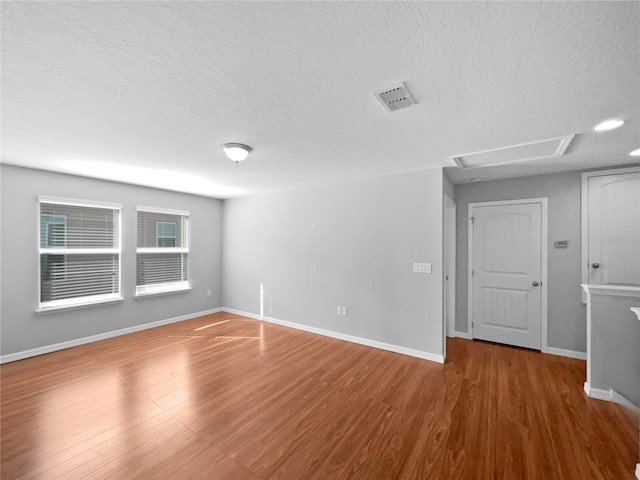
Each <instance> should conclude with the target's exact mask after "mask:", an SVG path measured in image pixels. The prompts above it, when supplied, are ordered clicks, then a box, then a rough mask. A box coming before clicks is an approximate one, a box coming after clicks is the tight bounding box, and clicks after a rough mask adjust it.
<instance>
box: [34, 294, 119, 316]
mask: <svg viewBox="0 0 640 480" xmlns="http://www.w3.org/2000/svg"><path fill="white" fill-rule="evenodd" d="M76 298H77V297H76ZM76 298H65V299H62V300H53V301H51V302H47V306H45V307H40V308H38V309H36V311H35V312H36V314H37V315H44V314H46V313H58V312H62V311H68V310H80V309H81V308H90V307H98V306H100V305H108V304H110V303H117V302H122V301H123V300H124V297H123V296H122V295H120V294H119V293H109V294H106V295H92V296H91V297H79V298H83V299H84V300H83V301H82V302H77V301H74V300H76ZM88 299H91V300H88Z"/></svg>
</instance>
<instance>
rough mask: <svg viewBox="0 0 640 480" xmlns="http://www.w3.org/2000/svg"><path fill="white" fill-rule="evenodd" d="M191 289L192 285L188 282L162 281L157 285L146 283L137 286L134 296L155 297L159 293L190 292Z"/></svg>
mask: <svg viewBox="0 0 640 480" xmlns="http://www.w3.org/2000/svg"><path fill="white" fill-rule="evenodd" d="M189 290H191V285H189V283H188V282H180V283H169V284H166V283H161V284H158V285H157V286H155V287H154V286H153V285H146V286H139V287H136V294H135V295H134V296H133V298H146V297H154V296H158V295H167V294H169V293H180V292H188V291H189Z"/></svg>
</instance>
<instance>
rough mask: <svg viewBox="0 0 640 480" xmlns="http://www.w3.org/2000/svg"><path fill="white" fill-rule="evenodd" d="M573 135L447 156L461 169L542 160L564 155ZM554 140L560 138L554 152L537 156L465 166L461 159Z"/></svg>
mask: <svg viewBox="0 0 640 480" xmlns="http://www.w3.org/2000/svg"><path fill="white" fill-rule="evenodd" d="M574 137H575V134H572V135H564V136H562V137H554V138H545V139H544V140H536V141H534V142H526V143H518V144H517V145H509V146H507V147H499V148H491V149H489V150H480V151H479V152H470V153H464V154H462V155H454V156H453V157H449V158H450V159H451V160H452V161H453V163H454V164H455V165H456V166H457V167H458V168H460V169H462V170H475V169H477V168H485V167H497V166H499V165H512V164H515V163H522V162H530V161H532V160H542V159H547V158H553V157H559V156H560V155H564V152H566V150H567V148H569V145H570V144H571V141H572V140H573V138H574ZM554 140H560V143H559V144H558V147H557V148H556V150H555V152H554V153H552V154H547V155H538V156H534V157H527V158H522V159H519V160H505V161H503V162H493V163H485V164H482V165H473V166H470V167H468V166H466V165H465V164H464V163H463V162H462V160H461V159H462V158H464V157H468V156H470V155H480V154H483V153H493V152H500V151H503V150H511V149H514V148H518V147H527V146H529V145H537V144H540V143H546V142H551V141H554Z"/></svg>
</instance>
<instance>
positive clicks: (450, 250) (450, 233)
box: [443, 195, 456, 338]
mask: <svg viewBox="0 0 640 480" xmlns="http://www.w3.org/2000/svg"><path fill="white" fill-rule="evenodd" d="M444 239H445V242H444V266H445V268H443V273H444V277H445V278H444V279H443V280H444V284H445V288H444V292H445V297H444V314H445V318H444V327H445V328H444V331H445V336H446V337H451V338H453V337H455V336H456V335H455V330H456V325H455V318H456V202H455V201H454V200H453V199H452V198H451V197H449V196H448V195H445V196H444ZM449 261H451V264H449ZM447 274H448V277H449V279H448V280H447V278H446V277H447ZM451 317H453V323H451V322H450V321H449V320H450V319H451Z"/></svg>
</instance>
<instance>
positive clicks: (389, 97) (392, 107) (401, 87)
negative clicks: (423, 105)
mask: <svg viewBox="0 0 640 480" xmlns="http://www.w3.org/2000/svg"><path fill="white" fill-rule="evenodd" d="M374 95H375V96H376V98H377V99H378V101H379V102H380V103H381V104H382V106H383V107H384V108H385V110H387V111H388V112H395V111H396V110H400V109H401V108H407V107H410V106H411V105H414V104H415V103H416V102H415V100H414V99H413V97H412V96H411V92H409V89H408V88H407V86H406V85H405V84H404V83H399V84H398V85H394V86H393V87H391V88H385V89H384V90H380V91H379V92H374Z"/></svg>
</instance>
